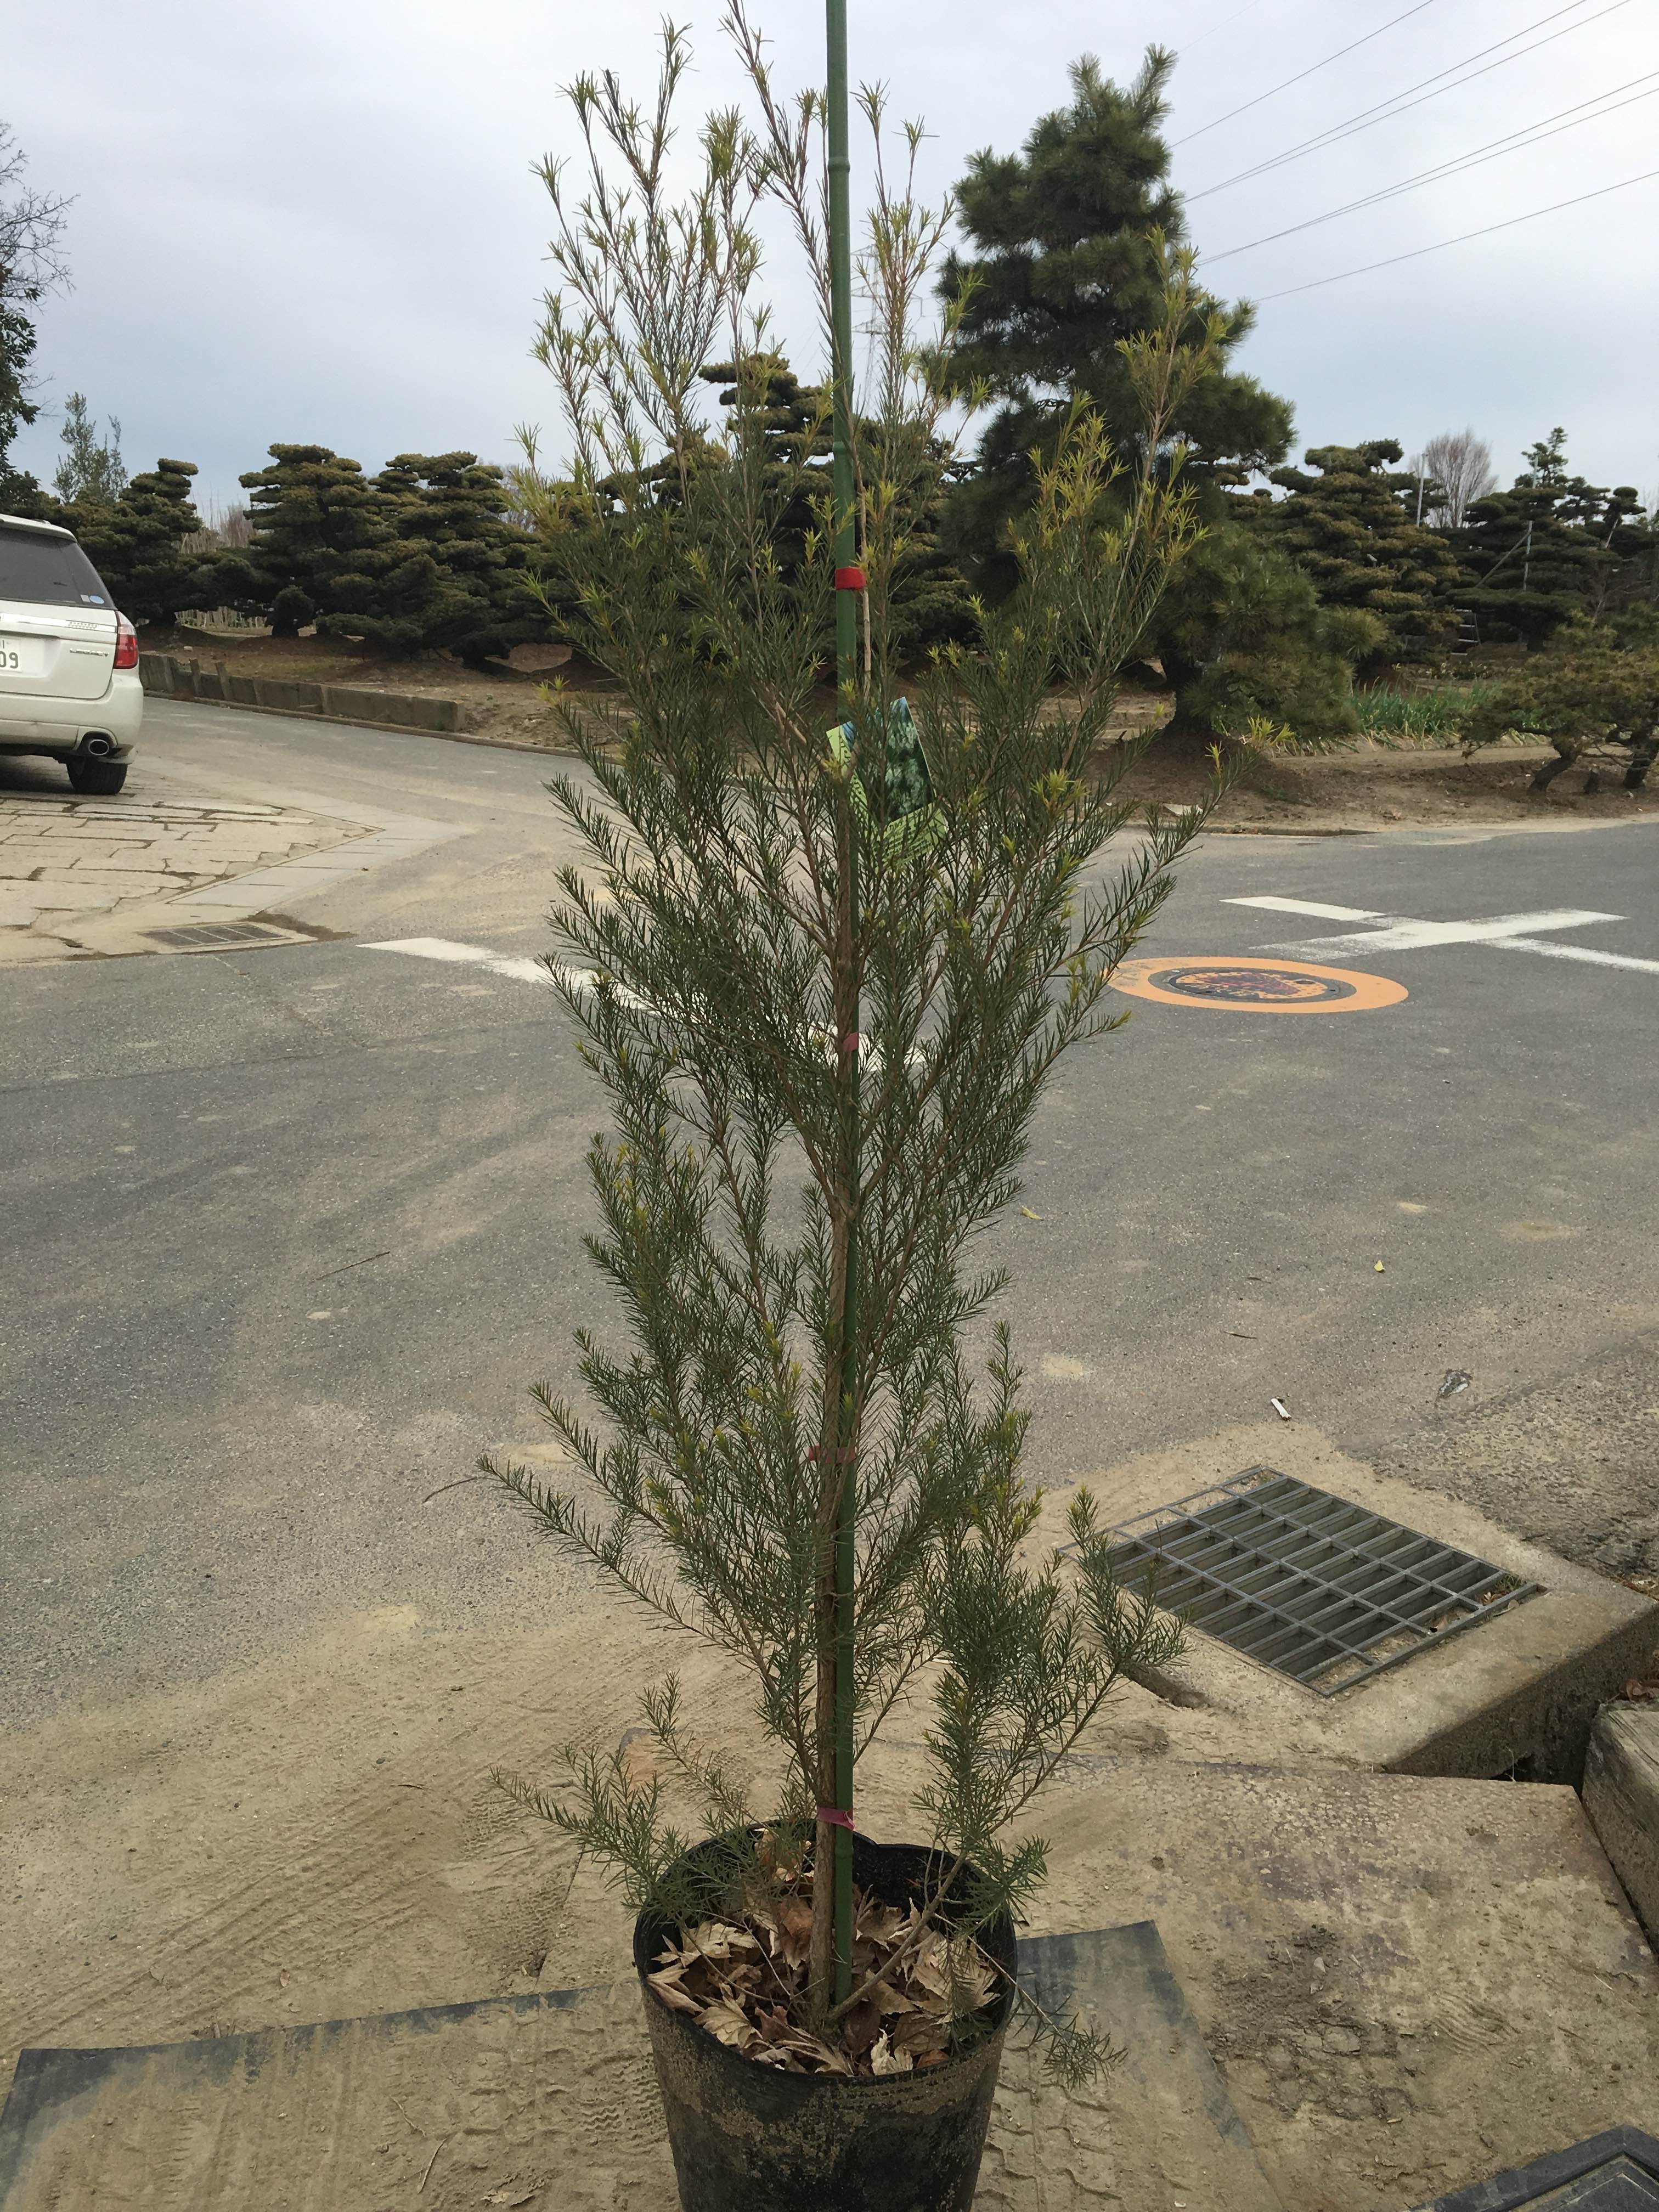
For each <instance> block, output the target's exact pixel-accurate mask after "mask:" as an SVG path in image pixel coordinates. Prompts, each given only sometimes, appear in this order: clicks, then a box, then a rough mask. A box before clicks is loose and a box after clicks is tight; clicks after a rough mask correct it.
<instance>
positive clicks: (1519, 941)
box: [1492, 937, 1659, 975]
mask: <svg viewBox="0 0 1659 2212" xmlns="http://www.w3.org/2000/svg"><path fill="white" fill-rule="evenodd" d="M1492 941H1493V943H1494V944H1496V945H1497V946H1498V951H1500V952H1541V953H1542V954H1543V956H1544V957H1545V958H1546V959H1547V960H1588V961H1590V962H1592V963H1594V965H1595V966H1596V967H1597V968H1634V969H1636V970H1637V972H1638V975H1659V960H1638V958H1637V957H1636V955H1635V954H1634V953H1633V952H1598V951H1596V950H1595V946H1594V945H1552V944H1550V943H1548V942H1547V940H1546V939H1543V938H1541V937H1499V938H1495V939H1493V940H1492Z"/></svg>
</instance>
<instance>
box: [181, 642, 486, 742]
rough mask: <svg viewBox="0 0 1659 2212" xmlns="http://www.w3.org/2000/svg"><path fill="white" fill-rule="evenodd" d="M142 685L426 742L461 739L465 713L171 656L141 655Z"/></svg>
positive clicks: (420, 698) (448, 704)
mask: <svg viewBox="0 0 1659 2212" xmlns="http://www.w3.org/2000/svg"><path fill="white" fill-rule="evenodd" d="M138 675H139V680H140V681H141V682H142V684H143V687H144V690H145V691H146V692H155V693H157V694H159V696H161V697H162V698H166V699H195V700H199V701H202V702H205V703H207V704H209V705H211V706H220V707H251V708H253V709H254V710H255V711H256V712H257V713H259V714H304V715H314V716H315V717H316V718H317V719H318V720H321V721H331V722H357V723H362V724H365V725H367V726H369V727H371V728H382V727H386V726H392V727H394V728H398V729H404V730H414V731H418V732H421V733H422V735H423V736H431V737H454V736H458V735H459V734H460V732H461V724H462V721H463V720H464V718H465V709H464V708H463V706H462V703H461V702H460V701H459V699H440V698H434V697H433V696H431V695H430V694H429V693H426V692H418V691H374V690H367V689H364V688H362V687H360V686H358V685H356V684H311V683H306V682H302V681H300V680H297V679H295V678H277V677H270V676H236V675H233V674H232V673H231V671H230V670H229V669H228V667H227V666H226V665H225V664H224V662H223V661H220V662H219V663H218V664H217V665H216V666H215V667H213V668H210V669H209V668H204V667H203V665H201V663H200V662H199V661H198V660H195V659H183V658H182V657H180V656H179V655H178V654H175V653H140V654H139V656H138Z"/></svg>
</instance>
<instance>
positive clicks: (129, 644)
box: [115, 615, 138, 668]
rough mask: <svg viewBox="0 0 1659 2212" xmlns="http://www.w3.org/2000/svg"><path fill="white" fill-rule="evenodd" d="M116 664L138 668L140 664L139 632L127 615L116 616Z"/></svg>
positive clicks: (119, 666)
mask: <svg viewBox="0 0 1659 2212" xmlns="http://www.w3.org/2000/svg"><path fill="white" fill-rule="evenodd" d="M115 665H116V666H117V667H118V668H137V665H138V633H137V630H136V629H134V628H133V626H132V624H131V623H130V622H129V621H128V620H127V618H126V617H125V615H117V616H116V617H115Z"/></svg>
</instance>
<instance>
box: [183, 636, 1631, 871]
mask: <svg viewBox="0 0 1659 2212" xmlns="http://www.w3.org/2000/svg"><path fill="white" fill-rule="evenodd" d="M144 646H145V649H146V650H147V651H153V652H157V653H178V654H180V655H184V656H185V657H188V656H190V655H192V654H193V655H194V656H195V657H196V658H197V659H199V660H200V661H201V662H202V663H203V665H204V666H206V667H211V666H213V665H214V664H215V663H216V661H219V660H222V661H224V663H225V664H226V665H227V666H228V668H229V669H230V670H231V671H233V672H234V673H240V674H244V675H262V676H269V677H274V678H308V679H311V680H314V681H318V682H322V683H336V684H362V685H367V686H368V687H370V688H379V689H383V690H392V691H419V692H430V693H432V694H434V695H435V696H441V697H445V698H455V699H459V700H460V701H461V702H462V704H463V706H464V708H465V714H466V728H467V732H468V733H469V734H470V735H474V736H478V737H484V738H493V739H495V741H496V742H498V743H502V744H513V745H519V746H524V747H526V748H528V749H530V750H550V751H558V750H563V749H564V748H565V747H566V746H567V745H568V736H567V733H566V732H565V730H564V728H563V726H562V724H561V722H560V721H559V720H558V718H557V716H556V714H555V712H554V710H553V709H552V708H551V707H550V706H549V705H548V703H547V702H546V701H545V700H544V698H543V696H542V695H541V690H540V684H541V683H542V681H543V680H544V679H543V677H542V676H538V675H537V674H534V673H531V672H528V671H521V672H515V671H511V670H508V669H506V668H501V669H490V670H486V671H479V670H476V669H470V668H465V667H463V666H462V665H461V664H460V663H459V661H457V660H452V659H446V658H442V657H441V656H438V655H435V654H428V655H425V656H423V657H422V658H421V659H415V660H397V659H386V658H385V657H383V656H381V655H379V654H375V653H371V652H370V651H369V649H368V648H367V647H354V646H352V645H351V644H349V642H348V641H343V640H339V639H333V638H319V637H301V638H251V639H240V638H222V637H217V636H210V635H207V634H205V633H204V632H202V631H199V630H188V629H185V630H179V631H172V630H169V631H167V632H165V633H164V632H160V631H156V632H147V633H146V635H145V637H144ZM557 672H558V671H546V673H557ZM565 672H566V674H567V676H568V680H569V681H570V684H571V686H572V691H573V695H574V698H575V700H576V701H577V702H578V703H579V704H580V706H583V707H596V706H599V705H600V704H601V703H605V702H620V700H621V697H622V692H621V688H620V686H619V685H617V684H616V683H615V682H614V681H613V680H612V679H611V678H607V677H605V676H602V675H600V674H599V672H598V671H594V670H592V669H583V668H581V667H579V666H574V665H573V666H572V667H571V668H570V669H569V670H568V671H565ZM1119 705H1120V716H1119V730H1120V734H1121V735H1122V736H1124V737H1127V738H1133V737H1135V736H1138V735H1139V734H1142V733H1144V732H1146V731H1147V730H1148V729H1152V730H1157V729H1158V728H1159V727H1161V726H1162V724H1163V723H1164V721H1165V720H1167V719H1168V715H1169V711H1170V702H1169V697H1168V695H1167V694H1158V693H1157V692H1152V691H1137V690H1126V691H1125V692H1124V693H1123V694H1122V695H1121V699H1120V702H1119ZM833 708H834V702H833V700H832V699H831V698H830V697H829V694H828V693H826V694H825V696H824V713H825V716H826V719H828V718H829V716H830V714H832V712H833ZM1550 757H1551V755H1550V753H1549V751H1548V750H1547V748H1541V749H1534V748H1523V747H1494V748H1493V749H1492V750H1490V751H1488V752H1486V753H1483V754H1481V755H1480V757H1478V758H1476V759H1474V760H1473V761H1465V760H1464V759H1463V758H1462V756H1461V755H1460V754H1459V753H1457V752H1455V751H1445V750H1439V749H1431V750H1391V749H1389V748H1386V747H1382V746H1376V745H1372V744H1368V743H1367V744H1359V745H1358V746H1357V747H1356V748H1355V749H1354V750H1352V751H1351V752H1343V753H1335V754H1329V755H1323V756H1320V757H1310V758H1304V759H1301V760H1290V761H1285V762H1284V763H1280V764H1279V765H1277V766H1275V767H1274V769H1273V771H1272V775H1271V779H1270V783H1269V784H1268V785H1262V786H1254V785H1251V784H1249V783H1244V784H1241V785H1239V786H1238V787H1237V788H1236V789H1235V790H1234V791H1233V792H1232V793H1231V794H1230V796H1229V797H1228V799H1227V800H1226V802H1225V806H1224V809H1223V811H1222V813H1221V815H1220V817H1218V819H1219V825H1220V826H1221V827H1223V828H1226V829H1237V830H1241V831H1243V830H1262V829H1276V830H1279V831H1281V832H1286V833H1288V832H1292V831H1297V830H1303V831H1306V832H1309V833H1310V834H1311V833H1314V832H1316V831H1328V830H1330V829H1352V830H1364V829H1393V828H1400V827H1404V826H1407V825H1409V824H1413V823H1427V824H1437V825H1440V826H1442V827H1449V826H1452V825H1455V824H1458V823H1466V822H1518V821H1526V820H1539V819H1559V818H1560V817H1564V816H1565V817H1570V818H1572V819H1575V820H1581V821H1583V822H1586V823H1589V822H1622V821H1626V820H1628V819H1629V818H1630V817H1632V815H1636V814H1641V813H1650V812H1654V811H1659V782H1656V787H1655V788H1654V789H1652V790H1650V791H1643V792H1639V793H1637V792H1626V791H1625V790H1623V789H1621V788H1619V787H1617V779H1616V778H1615V779H1614V780H1613V782H1614V787H1613V788H1612V789H1602V790H1600V791H1596V792H1594V793H1585V792H1584V791H1583V781H1584V777H1583V772H1582V771H1579V770H1574V771H1572V772H1571V773H1570V774H1568V775H1563V776H1561V777H1559V778H1558V780H1557V781H1556V783H1555V785H1554V786H1553V787H1552V788H1551V790H1550V791H1549V792H1548V793H1547V794H1541V795H1540V794H1534V793H1529V792H1528V789H1527V784H1528V778H1529V777H1530V775H1532V772H1533V770H1534V769H1535V768H1536V767H1537V766H1538V764H1539V763H1540V762H1541V761H1544V760H1547V759H1549V758H1550ZM1208 772H1209V763H1208V761H1207V759H1206V750H1205V746H1204V744H1202V742H1201V741H1200V740H1199V739H1197V738H1170V737H1160V738H1158V740H1157V741H1156V742H1155V743H1154V744H1152V746H1150V747H1149V749H1148V750H1147V752H1146V756H1145V757H1144V758H1143V759H1142V760H1141V761H1140V762H1139V764H1138V765H1137V766H1136V767H1135V769H1133V771H1132V773H1131V775H1130V778H1129V781H1128V782H1127V785H1126V787H1125V790H1126V794H1127V796H1129V797H1131V798H1133V799H1135V800H1136V801H1137V802H1138V803H1140V804H1147V803H1157V804H1159V805H1190V804H1191V803H1192V801H1193V800H1194V799H1196V798H1197V797H1198V796H1199V793H1200V791H1201V790H1202V788H1203V786H1204V782H1205V779H1206V775H1207V774H1208Z"/></svg>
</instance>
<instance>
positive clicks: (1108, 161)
mask: <svg viewBox="0 0 1659 2212" xmlns="http://www.w3.org/2000/svg"><path fill="white" fill-rule="evenodd" d="M1174 66H1175V57H1174V56H1173V55H1172V54H1170V53H1169V52H1165V51H1164V50H1163V49H1161V48H1159V47H1156V46H1155V47H1152V48H1151V49H1149V50H1148V52H1147V55H1146V63H1145V65H1144V67H1143V68H1142V70H1141V72H1140V74H1139V76H1138V77H1137V78H1136V79H1135V81H1134V82H1133V84H1132V85H1130V86H1129V87H1128V88H1127V90H1124V89H1121V88H1119V87H1118V86H1117V85H1115V84H1114V83H1113V82H1111V81H1110V80H1109V78H1106V77H1104V76H1102V74H1101V71H1100V67H1099V64H1097V62H1096V61H1095V60H1093V59H1092V58H1089V57H1085V58H1084V59H1082V60H1081V61H1079V62H1077V63H1075V64H1073V68H1072V71H1071V78H1072V91H1073V100H1072V105H1071V106H1069V107H1067V108H1062V109H1060V110H1058V111H1057V112H1054V113H1053V114H1051V115H1046V116H1044V117H1043V118H1042V119H1041V121H1039V122H1038V123H1037V124H1036V126H1035V127H1034V129H1033V130H1032V131H1031V132H1030V136H1029V137H1027V139H1026V141H1025V145H1024V150H1023V151H1022V152H1021V153H1019V154H1016V155H996V154H994V153H992V152H991V151H989V150H988V149H987V151H985V152H983V153H981V154H977V155H975V156H974V158H973V160H972V161H970V163H969V169H968V173H967V175H966V176H965V177H964V178H963V180H962V182H961V183H960V185H958V186H957V203H958V209H959V213H960V219H961V222H962V225H963V228H964V229H965V230H966V231H967V233H968V234H969V238H970V239H971V240H972V241H973V245H974V247H975V249H976V251H975V252H971V253H963V254H952V255H951V257H950V258H949V259H948V261H947V262H946V264H945V271H944V275H943V277H942V279H941V290H942V292H944V293H945V295H947V296H954V295H956V294H957V292H958V291H959V290H960V289H961V288H962V287H963V285H964V284H967V283H971V287H972V289H971V293H970V295H969V299H968V301H967V305H966V308H965V310H964V313H963V320H962V331H961V340H962V342H961V346H960V349H959V351H958V353H957V358H956V373H957V375H958V376H959V377H960V379H961V380H962V382H963V385H964V386H967V385H969V384H972V383H974V382H975V381H982V383H983V384H984V386H986V388H987V390H988V391H989V392H990V393H991V394H992V395H993V396H994V397H995V398H1000V399H1001V400H1002V401H1003V402H1004V403H1005V404H1004V405H1003V406H1002V408H1001V409H1000V411H999V413H998V414H997V415H996V416H994V419H993V421H992V422H991V423H990V424H989V426H988V428H987V431H986V433H985V436H984V438H983V439H982V441H981V445H980V448H979V453H978V455H977V459H976V463H975V468H974V471H973V472H972V474H971V477H969V481H968V482H967V483H965V484H964V485H963V489H962V491H961V493H960V495H958V497H957V501H956V502H955V507H954V513H953V517H952V526H953V530H954V532H955V534H956V540H957V542H959V543H960V544H962V545H963V548H964V550H966V552H967V553H969V555H971V556H975V558H976V559H977V560H978V561H979V562H981V570H980V571H979V573H981V574H982V575H983V576H984V578H985V580H986V581H987V584H989V585H992V586H994V581H995V579H996V577H997V575H998V574H1000V575H1001V576H1002V577H1003V578H1004V579H1005V580H1006V578H1007V577H1008V576H1009V575H1010V574H1012V570H1011V569H1010V568H1009V565H1008V562H1007V556H1006V552H1005V551H1004V550H1002V549H1003V546H1004V542H1005V537H1006V529H1007V526H1008V523H1009V520H1010V518H1011V517H1012V516H1013V515H1014V514H1016V513H1018V511H1019V509H1020V508H1021V507H1023V505H1024V503H1025V502H1026V501H1028V500H1029V499H1030V496H1031V493H1032V488H1033V484H1034V482H1035V477H1034V474H1033V466H1032V463H1031V461H1030V453H1031V452H1032V451H1033V449H1037V450H1042V449H1043V448H1045V447H1047V446H1048V444H1049V443H1050V442H1051V441H1052V440H1053V439H1054V436H1055V435H1057V433H1058V430H1059V427H1060V423H1061V422H1063V421H1064V419H1065V414H1066V406H1067V404H1068V403H1069V402H1070V400H1071V399H1072V398H1073V397H1078V396H1081V397H1083V398H1086V399H1087V400H1088V402H1089V404H1091V407H1093V408H1094V409H1096V410H1097V411H1098V414H1099V416H1100V418H1101V420H1102V421H1103V422H1104V424H1105V426H1106V428H1107V430H1108V432H1109V435H1111V436H1112V438H1113V440H1114V441H1115V443H1116V445H1117V447H1118V448H1119V450H1120V451H1121V452H1123V453H1126V454H1127V453H1132V452H1133V449H1134V445H1135V441H1136V440H1137V438H1138V437H1139V434H1140V425H1139V418H1138V416H1137V412H1136V405H1135V400H1134V394H1133V386H1132V380H1131V377H1130V374H1129V371H1128V367H1127V362H1126V360H1125V357H1124V356H1123V354H1122V352H1121V346H1122V344H1123V342H1124V341H1125V340H1126V339H1132V338H1133V337H1135V336H1137V335H1138V334H1139V333H1140V332H1143V331H1147V330H1149V329H1151V328H1152V327H1153V326H1154V325H1156V323H1157V320H1158V314H1159V313H1160V312H1161V308H1160V300H1161V293H1160V281H1161V280H1160V276H1159V269H1160V262H1159V246H1158V241H1159V240H1160V239H1163V240H1167V241H1168V242H1169V243H1170V244H1172V245H1174V244H1178V243H1179V242H1180V240H1182V236H1183V234H1184V229H1185V219H1184V216H1183V215H1182V205H1181V201H1180V199H1179V197H1177V195H1176V192H1175V191H1173V189H1172V188H1171V186H1170V183H1169V167H1170V150H1169V148H1168V145H1167V144H1166V143H1165V141H1164V135H1163V130H1164V117H1165V114H1166V112H1167V107H1168V101H1167V91H1168V85H1169V80H1170V72H1171V70H1173V68H1174ZM1192 313H1193V319H1194V331H1197V330H1199V329H1200V328H1205V327H1206V326H1207V325H1210V324H1211V322H1212V318H1213V317H1214V316H1215V315H1216V314H1217V313H1218V303H1217V302H1216V301H1214V300H1213V299H1212V297H1211V296H1210V295H1207V294H1203V293H1196V294H1195V295H1194V301H1193V308H1192ZM1253 320H1254V317H1253V313H1252V311H1251V310H1250V308H1249V307H1248V306H1246V305H1243V304H1240V305H1238V306H1236V307H1233V308H1232V309H1231V310H1230V311H1229V313H1228V314H1227V316H1226V318H1225V332H1224V333H1222V334H1220V335H1219V336H1218V340H1217V341H1216V342H1217V343H1218V349H1219V352H1220V355H1221V357H1222V360H1223V362H1224V363H1225V360H1226V358H1227V357H1228V356H1231V354H1232V353H1234V352H1235V351H1236V350H1237V348H1238V346H1239V345H1240V344H1242V343H1243V340H1244V339H1245V338H1246V337H1248V336H1249V331H1250V328H1251V325H1252V323H1253ZM1174 428H1175V431H1176V434H1177V435H1179V436H1180V437H1181V438H1182V440H1184V441H1185V442H1186V445H1187V447H1188V463H1187V474H1188V481H1189V482H1190V483H1192V484H1193V485H1194V486H1195V487H1196V488H1197V489H1199V491H1200V495H1202V494H1203V493H1204V492H1205V491H1206V490H1207V489H1209V488H1211V487H1212V486H1213V487H1218V486H1222V485H1226V484H1231V483H1240V482H1242V481H1243V477H1245V476H1246V475H1247V474H1248V473H1249V471H1252V470H1256V469H1265V468H1268V467H1271V466H1272V465H1273V464H1274V463H1275V462H1278V461H1280V460H1282V459H1284V456H1285V452H1286V450H1287V449H1288V447H1289V446H1290V442H1291V410H1290V408H1289V406H1288V404H1286V403H1285V401H1284V400H1282V399H1279V398H1274V397H1273V394H1272V393H1271V392H1264V391H1263V390H1262V389H1261V386H1260V385H1259V384H1258V383H1257V382H1256V381H1255V379H1254V378H1253V377H1249V376H1246V375H1244V374H1242V373H1241V372H1240V371H1238V370H1236V369H1229V368H1225V366H1224V367H1223V368H1221V369H1219V370H1218V373H1217V374H1215V375H1213V376H1211V377H1208V378H1206V379H1205V380H1204V381H1203V382H1202V384H1200V386H1197V387H1195V388H1194V391H1193V392H1190V393H1189V394H1188V397H1187V398H1186V400H1185V401H1184V403H1183V404H1182V409H1181V411H1180V414H1179V416H1178V417H1177V419H1176V423H1175V425H1174Z"/></svg>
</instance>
